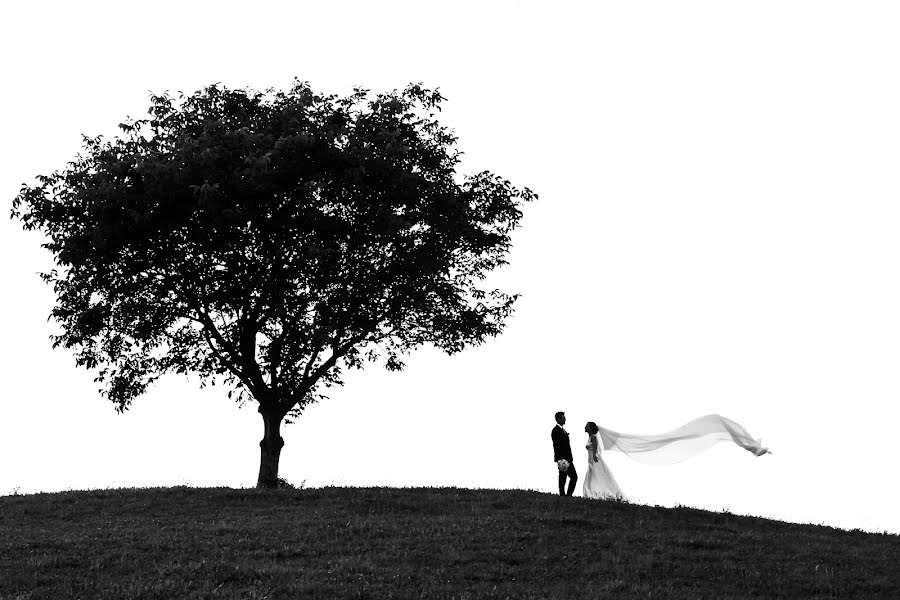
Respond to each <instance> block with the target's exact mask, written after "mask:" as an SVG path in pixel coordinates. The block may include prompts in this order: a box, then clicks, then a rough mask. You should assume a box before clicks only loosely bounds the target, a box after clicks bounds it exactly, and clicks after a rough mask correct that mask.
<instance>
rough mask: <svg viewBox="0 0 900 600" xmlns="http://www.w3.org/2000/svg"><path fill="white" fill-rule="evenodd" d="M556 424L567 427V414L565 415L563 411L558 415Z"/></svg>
mask: <svg viewBox="0 0 900 600" xmlns="http://www.w3.org/2000/svg"><path fill="white" fill-rule="evenodd" d="M556 422H557V423H559V424H560V425H565V424H566V413H564V412H562V411H560V412H558V413H556Z"/></svg>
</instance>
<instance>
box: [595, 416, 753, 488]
mask: <svg viewBox="0 0 900 600" xmlns="http://www.w3.org/2000/svg"><path fill="white" fill-rule="evenodd" d="M598 430H599V431H598V432H597V437H599V439H600V440H601V441H602V444H600V445H602V446H603V449H604V450H617V451H619V452H623V453H625V454H627V455H628V456H629V457H630V458H633V459H634V460H637V461H640V462H643V463H647V464H653V465H672V464H675V463H678V462H681V461H683V460H686V459H688V458H691V457H693V456H696V455H698V454H700V453H701V452H704V451H706V450H708V449H709V448H711V447H712V446H714V445H715V444H718V443H719V442H734V443H735V444H737V445H738V446H740V447H741V448H743V449H745V450H747V451H749V452H752V453H753V455H754V456H762V455H763V454H766V453H768V452H769V449H768V448H766V447H765V446H763V445H762V440H761V439H756V438H754V437H753V436H752V435H750V432H748V431H747V430H746V429H744V427H743V426H741V425H740V424H738V423H735V422H734V421H732V420H731V419H726V418H725V417H722V416H720V415H706V416H704V417H700V418H698V419H694V420H693V421H691V422H689V423H686V424H685V425H682V426H681V427H678V428H677V429H673V430H672V431H667V432H666V433H660V434H656V435H634V434H627V433H619V432H618V431H613V430H611V429H605V428H603V427H598ZM594 439H596V438H594ZM587 449H588V472H587V476H586V477H585V479H584V487H583V493H584V497H585V498H610V497H618V498H622V497H624V495H623V494H622V490H620V489H619V484H618V483H616V480H615V478H614V477H613V475H612V472H610V470H609V467H607V466H606V463H605V462H604V461H603V456H602V455H600V449H599V448H598V449H597V454H598V460H596V461H595V460H594V454H593V451H592V444H590V443H589V444H588V445H587Z"/></svg>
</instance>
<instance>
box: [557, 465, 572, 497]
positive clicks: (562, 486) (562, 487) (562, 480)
mask: <svg viewBox="0 0 900 600" xmlns="http://www.w3.org/2000/svg"><path fill="white" fill-rule="evenodd" d="M569 468H571V467H569ZM568 473H569V472H568V471H560V472H559V495H560V496H565V495H566V475H568Z"/></svg>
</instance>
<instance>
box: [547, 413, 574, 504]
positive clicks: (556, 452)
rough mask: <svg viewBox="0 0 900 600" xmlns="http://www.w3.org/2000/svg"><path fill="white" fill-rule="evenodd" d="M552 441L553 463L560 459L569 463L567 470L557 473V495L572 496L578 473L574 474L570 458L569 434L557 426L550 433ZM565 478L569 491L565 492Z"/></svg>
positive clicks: (572, 462)
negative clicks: (567, 480) (567, 481)
mask: <svg viewBox="0 0 900 600" xmlns="http://www.w3.org/2000/svg"><path fill="white" fill-rule="evenodd" d="M550 437H551V438H552V439H553V462H558V461H560V460H562V459H566V460H567V461H569V469H568V470H567V471H561V472H560V473H559V495H560V496H565V495H569V496H571V495H572V492H574V491H575V482H576V481H578V473H576V472H575V459H573V458H572V446H571V445H570V444H569V434H568V433H566V431H565V430H564V429H563V428H562V427H560V426H559V425H557V426H556V427H554V428H553V431H551V432H550ZM566 478H568V479H569V489H568V492H567V491H566Z"/></svg>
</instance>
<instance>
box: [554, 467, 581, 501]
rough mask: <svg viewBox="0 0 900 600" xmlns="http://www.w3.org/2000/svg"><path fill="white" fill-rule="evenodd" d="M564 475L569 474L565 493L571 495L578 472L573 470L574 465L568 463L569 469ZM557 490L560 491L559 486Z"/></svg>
mask: <svg viewBox="0 0 900 600" xmlns="http://www.w3.org/2000/svg"><path fill="white" fill-rule="evenodd" d="M566 475H568V476H569V491H568V492H567V493H566V495H567V496H571V495H572V493H573V492H574V491H575V483H576V482H577V481H578V473H576V472H575V465H573V464H570V465H569V470H568V471H566ZM559 491H560V493H562V487H560V488H559Z"/></svg>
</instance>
